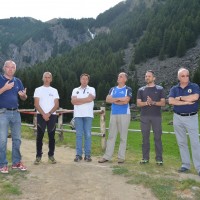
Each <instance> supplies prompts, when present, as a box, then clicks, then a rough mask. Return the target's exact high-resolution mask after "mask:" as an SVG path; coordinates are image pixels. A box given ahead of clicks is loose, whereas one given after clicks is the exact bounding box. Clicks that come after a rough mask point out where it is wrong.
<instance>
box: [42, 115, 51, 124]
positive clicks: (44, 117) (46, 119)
mask: <svg viewBox="0 0 200 200" xmlns="http://www.w3.org/2000/svg"><path fill="white" fill-rule="evenodd" d="M50 116H51V114H50V113H45V114H43V115H42V117H43V119H44V120H45V121H46V122H47V121H49V117H50Z"/></svg>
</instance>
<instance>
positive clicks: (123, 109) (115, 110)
mask: <svg viewBox="0 0 200 200" xmlns="http://www.w3.org/2000/svg"><path fill="white" fill-rule="evenodd" d="M109 95H111V96H112V97H113V98H120V97H126V96H128V97H130V98H132V89H131V88H130V87H128V86H126V85H125V86H124V87H123V88H119V87H117V86H116V87H113V88H111V89H110V91H109ZM111 110H112V111H111V114H112V115H120V114H130V107H129V103H127V104H124V105H117V104H114V103H112V106H111Z"/></svg>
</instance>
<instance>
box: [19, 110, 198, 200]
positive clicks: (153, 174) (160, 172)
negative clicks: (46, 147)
mask: <svg viewBox="0 0 200 200" xmlns="http://www.w3.org/2000/svg"><path fill="white" fill-rule="evenodd" d="M172 117H173V114H172V113H171V112H164V113H163V123H162V127H163V131H165V132H168V133H164V134H163V135H162V142H163V159H164V165H163V166H157V165H156V164H155V148H154V141H153V134H151V137H150V143H151V151H150V163H149V164H147V165H140V164H139V161H140V160H141V158H142V135H141V132H129V134H128V139H127V152H126V162H125V164H123V165H121V166H119V165H115V164H116V163H117V152H118V147H119V136H118V137H117V141H116V145H115V151H114V155H113V159H112V163H113V174H114V175H121V176H126V177H127V183H128V184H139V185H143V186H144V187H146V188H150V189H151V191H152V192H153V194H154V195H155V196H156V197H157V198H158V199H160V200H168V199H169V200H175V199H191V198H189V197H188V196H187V195H188V193H189V194H190V195H191V196H192V199H200V183H199V182H196V181H195V180H192V179H180V175H179V174H178V173H177V169H178V168H179V167H180V166H181V159H180V154H179V148H178V145H177V142H176V137H175V135H174V134H170V133H169V132H173V131H174V130H173V126H172V125H171V123H170V122H172ZM99 121H100V119H99V116H98V115H97V114H96V115H95V118H94V120H93V127H99V124H100V123H99ZM108 126H109V111H107V113H106V127H108ZM64 128H65V129H66V128H69V126H67V125H66V126H65V127H64ZM129 128H130V129H140V122H139V120H133V121H131V123H130V127H129ZM93 131H95V132H99V131H100V130H98V129H93ZM22 132H23V137H25V138H28V139H35V136H34V135H33V134H32V131H31V130H30V128H28V127H23V131H22ZM107 136H108V131H107V134H106V137H107ZM44 140H45V141H46V142H47V141H48V138H47V134H45V138H44ZM75 140H76V138H75V134H74V133H64V140H63V141H59V137H58V134H56V141H57V142H56V144H57V145H58V146H60V145H65V146H68V147H71V148H75ZM189 145H190V144H189ZM103 153H104V150H102V148H101V137H98V136H93V137H92V156H97V157H101V156H102V155H103ZM74 154H75V151H74ZM190 173H191V174H197V173H196V170H195V169H194V167H193V166H192V168H191V170H190ZM195 188H197V189H195ZM180 194H182V196H180ZM184 194H186V195H185V196H184Z"/></svg>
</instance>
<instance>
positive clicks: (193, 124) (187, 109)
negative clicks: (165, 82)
mask: <svg viewBox="0 0 200 200" xmlns="http://www.w3.org/2000/svg"><path fill="white" fill-rule="evenodd" d="M178 79H179V84H178V85H176V86H173V87H172V88H171V90H170V94H169V104H171V105H174V108H173V110H174V117H173V125H174V131H175V134H176V139H177V142H178V146H179V150H180V155H181V160H182V166H181V168H180V169H179V170H178V171H179V172H187V171H188V170H189V169H190V153H189V149H188V141H187V135H186V132H188V134H189V137H190V143H191V149H192V159H193V163H194V166H195V169H196V170H197V172H198V174H199V176H200V143H199V125H198V113H197V111H198V99H199V94H200V90H199V86H198V85H197V84H195V83H191V82H190V81H189V71H188V70H187V69H185V68H180V69H179V70H178Z"/></svg>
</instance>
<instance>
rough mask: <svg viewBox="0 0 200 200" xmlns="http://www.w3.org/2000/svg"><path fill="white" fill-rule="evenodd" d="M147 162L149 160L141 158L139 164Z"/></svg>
mask: <svg viewBox="0 0 200 200" xmlns="http://www.w3.org/2000/svg"><path fill="white" fill-rule="evenodd" d="M147 163H149V160H146V159H142V160H141V161H140V164H147Z"/></svg>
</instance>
